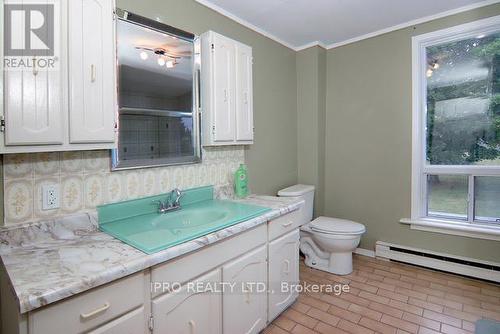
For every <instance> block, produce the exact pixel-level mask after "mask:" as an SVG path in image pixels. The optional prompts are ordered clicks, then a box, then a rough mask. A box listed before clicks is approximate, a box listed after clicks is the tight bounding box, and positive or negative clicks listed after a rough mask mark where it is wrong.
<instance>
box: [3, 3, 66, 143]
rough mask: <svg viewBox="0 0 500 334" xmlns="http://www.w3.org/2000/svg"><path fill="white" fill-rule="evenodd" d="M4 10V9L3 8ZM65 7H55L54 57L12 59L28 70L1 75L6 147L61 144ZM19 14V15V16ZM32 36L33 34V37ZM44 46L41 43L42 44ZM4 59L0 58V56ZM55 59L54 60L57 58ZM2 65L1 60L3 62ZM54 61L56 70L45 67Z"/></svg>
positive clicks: (64, 80)
mask: <svg viewBox="0 0 500 334" xmlns="http://www.w3.org/2000/svg"><path fill="white" fill-rule="evenodd" d="M2 6H3V5H2ZM64 7H65V5H64V3H61V5H60V6H56V7H55V10H56V12H55V13H54V20H55V22H54V26H55V27H60V28H61V29H60V30H59V29H57V31H55V36H54V38H55V43H54V48H55V49H54V50H57V51H58V52H57V53H55V54H54V57H48V59H49V60H47V58H46V57H45V56H44V51H43V50H42V51H40V54H39V55H35V56H33V55H31V54H27V53H26V54H25V52H24V51H23V54H22V55H20V57H23V58H17V57H16V58H13V60H16V61H17V62H20V61H23V62H28V63H29V64H30V65H29V66H30V67H23V68H22V69H21V68H17V69H7V68H5V72H4V116H5V145H51V144H62V143H63V141H64V127H63V124H64V123H63V122H64V117H63V116H64V113H65V112H66V106H65V104H64V101H65V99H64V95H65V92H66V90H65V86H66V84H67V83H66V82H67V81H66V80H67V77H66V74H67V72H66V61H65V52H64V48H65V45H66V44H65V43H63V41H65V33H64V31H65V27H64V24H65V21H64V20H62V18H63V17H64V18H65V17H66V15H65V14H66V13H64V15H63V12H64ZM20 13H22V12H20ZM32 35H33V33H32ZM42 43H43V42H42ZM2 55H3V54H2ZM56 57H57V58H56ZM2 61H3V59H2ZM47 61H54V64H55V67H54V68H53V69H48V68H47V67H44V64H45V65H46V64H47Z"/></svg>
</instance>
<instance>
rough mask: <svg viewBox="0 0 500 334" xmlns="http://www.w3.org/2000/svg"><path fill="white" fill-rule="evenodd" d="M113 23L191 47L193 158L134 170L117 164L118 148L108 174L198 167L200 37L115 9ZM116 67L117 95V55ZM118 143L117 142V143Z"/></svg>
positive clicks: (134, 167) (160, 162)
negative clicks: (133, 27) (163, 168)
mask: <svg viewBox="0 0 500 334" xmlns="http://www.w3.org/2000/svg"><path fill="white" fill-rule="evenodd" d="M115 13H116V19H117V20H120V21H124V22H128V23H132V24H135V25H138V26H141V27H144V28H147V29H151V30H154V31H157V32H160V33H162V34H167V35H171V36H173V37H175V38H179V39H182V40H185V41H188V42H192V43H193V56H192V62H193V89H192V102H193V103H192V115H193V130H192V132H193V144H194V145H193V146H194V155H193V156H190V157H189V158H190V159H189V161H178V162H175V161H174V162H173V161H167V160H169V159H172V158H159V159H154V160H158V163H154V160H152V162H153V163H151V164H142V163H139V164H136V165H133V166H130V165H127V166H123V165H122V166H120V160H119V154H118V147H117V148H115V149H112V150H111V171H119V170H129V169H138V168H154V167H162V166H179V165H191V164H197V163H201V161H202V156H201V152H202V150H201V130H200V129H201V126H200V122H201V109H200V98H201V95H200V94H201V92H200V71H201V54H200V50H201V46H200V40H199V37H198V36H196V35H194V34H192V33H190V32H186V31H184V30H181V29H177V28H175V27H172V26H169V25H167V24H164V23H161V22H158V21H155V20H151V19H149V18H146V17H143V16H140V15H137V14H133V13H131V12H129V11H126V10H124V9H120V8H116V12H115ZM116 67H117V70H116V72H117V77H116V80H117V82H116V85H117V91H118V94H119V92H120V90H119V79H118V75H119V73H120V72H119V68H118V53H117V59H116ZM119 109H120V106H118V108H117V113H116V120H117V122H116V123H117V138H118V137H119V136H118V133H119V126H120V121H119ZM117 141H118V139H117Z"/></svg>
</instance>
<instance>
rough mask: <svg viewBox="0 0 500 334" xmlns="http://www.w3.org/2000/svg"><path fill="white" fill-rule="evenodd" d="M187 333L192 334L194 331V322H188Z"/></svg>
mask: <svg viewBox="0 0 500 334" xmlns="http://www.w3.org/2000/svg"><path fill="white" fill-rule="evenodd" d="M188 323H189V332H190V333H191V334H194V331H195V330H196V323H195V322H194V320H189V322H188Z"/></svg>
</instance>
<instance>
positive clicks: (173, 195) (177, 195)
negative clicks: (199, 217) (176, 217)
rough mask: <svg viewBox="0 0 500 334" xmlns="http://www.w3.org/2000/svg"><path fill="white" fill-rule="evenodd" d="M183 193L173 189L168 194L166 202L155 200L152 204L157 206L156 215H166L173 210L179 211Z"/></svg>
mask: <svg viewBox="0 0 500 334" xmlns="http://www.w3.org/2000/svg"><path fill="white" fill-rule="evenodd" d="M182 196H184V193H183V192H182V191H180V190H179V189H178V188H175V189H174V190H172V191H171V192H170V195H169V197H168V198H167V200H166V201H161V200H156V201H153V203H156V204H157V205H158V213H160V214H161V213H167V212H170V211H174V210H179V209H180V208H181V203H180V201H181V198H182Z"/></svg>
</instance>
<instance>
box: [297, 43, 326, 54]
mask: <svg viewBox="0 0 500 334" xmlns="http://www.w3.org/2000/svg"><path fill="white" fill-rule="evenodd" d="M315 46H319V47H321V48H323V49H326V45H325V44H323V43H322V42H320V41H314V42H311V43H307V44H304V45H301V46H297V47H295V48H294V50H295V51H297V52H298V51H302V50H305V49H309V48H312V47H315Z"/></svg>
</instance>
